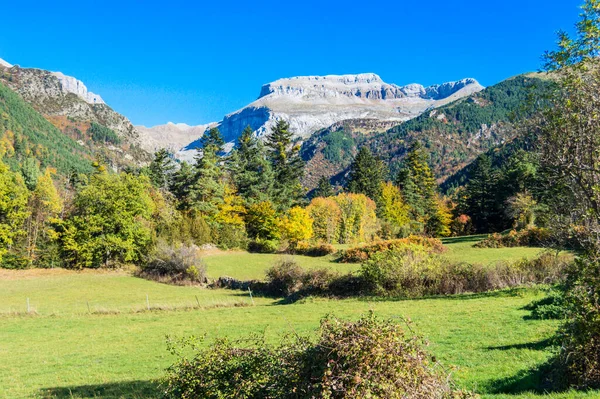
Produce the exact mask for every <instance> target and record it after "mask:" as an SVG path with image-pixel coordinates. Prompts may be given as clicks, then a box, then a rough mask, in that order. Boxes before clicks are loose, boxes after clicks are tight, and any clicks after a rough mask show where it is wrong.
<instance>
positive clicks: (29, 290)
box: [0, 242, 600, 399]
mask: <svg viewBox="0 0 600 399" xmlns="http://www.w3.org/2000/svg"><path fill="white" fill-rule="evenodd" d="M448 244H450V247H451V249H450V251H449V253H448V255H447V256H455V257H460V256H463V257H465V256H467V257H468V256H473V257H482V259H488V260H490V261H493V260H494V259H491V257H492V258H493V256H492V254H495V253H496V252H489V250H477V251H475V250H473V249H469V248H471V247H470V245H469V244H468V242H458V243H448ZM460 245H463V246H464V247H460ZM519 250H527V251H530V252H531V253H534V251H537V252H539V250H536V249H519ZM478 251H483V252H478ZM537 252H536V253H537ZM469 253H470V254H469ZM527 255H531V254H519V255H518V256H519V257H521V256H527ZM275 258H276V256H275V255H251V254H246V253H238V252H236V253H216V254H212V255H210V256H207V257H206V258H205V261H206V263H207V266H208V273H209V275H211V276H215V275H224V274H229V275H232V276H233V277H237V278H260V277H262V273H264V270H265V269H266V268H267V267H269V266H270V264H271V262H272V261H273V260H274V259H275ZM298 258H299V262H300V263H301V264H303V266H305V267H311V266H318V265H329V266H331V267H335V268H341V269H340V271H346V270H347V271H351V270H353V269H356V267H357V266H356V265H340V264H334V263H331V262H329V259H319V258H304V257H298ZM541 296H543V291H542V290H540V289H536V288H529V289H516V290H510V291H501V292H493V293H488V294H484V295H481V294H480V295H460V296H453V297H441V298H439V297H438V298H428V299H419V300H378V299H370V300H363V299H346V300H328V299H315V298H308V299H305V300H302V301H300V302H297V303H294V304H281V303H280V302H279V301H277V300H273V299H268V298H256V297H255V298H253V302H252V300H251V299H250V297H249V295H248V293H245V292H241V291H229V290H209V289H200V288H196V287H175V286H169V285H164V284H158V283H154V282H150V281H146V280H142V279H138V278H135V277H132V276H130V275H129V274H127V273H125V272H92V271H85V272H71V271H65V270H29V271H0V359H2V360H1V361H0V397H2V398H4V397H6V398H29V397H48V398H83V397H86V398H87V397H95V398H120V397H124V398H146V397H159V396H160V387H159V386H158V384H157V382H156V380H157V379H158V378H160V377H161V376H162V375H163V374H164V369H165V368H166V367H168V366H169V365H170V364H171V363H172V362H173V360H174V358H173V357H172V356H171V355H170V354H169V353H168V352H167V348H166V336H167V335H169V336H172V337H175V338H178V337H185V336H189V335H203V334H206V336H207V341H208V342H210V340H211V339H213V338H216V337H219V336H223V335H227V336H231V337H244V336H247V335H248V334H251V333H259V332H262V331H264V332H265V334H266V336H267V338H268V339H269V340H273V341H275V340H277V339H278V337H279V336H281V334H283V333H286V332H293V331H294V332H298V333H309V332H311V331H312V330H314V329H315V328H316V327H317V326H318V323H319V320H320V319H321V318H322V317H323V316H325V315H326V314H334V315H336V316H339V317H345V318H357V317H359V316H360V315H361V314H364V313H366V312H368V311H369V310H374V311H375V313H376V314H377V315H379V316H381V317H392V318H398V320H399V322H400V318H403V317H407V318H410V319H411V320H412V322H413V327H412V328H413V329H415V330H416V331H417V332H418V333H420V334H422V335H423V336H425V338H426V339H427V340H428V341H429V342H430V347H429V350H430V351H431V352H432V353H434V354H435V355H436V357H437V358H438V359H439V360H440V362H441V363H442V364H443V365H444V366H446V367H449V368H450V367H454V369H453V370H454V371H453V374H454V377H455V379H456V380H457V382H458V384H459V385H460V386H461V387H464V388H467V389H471V390H474V391H476V392H479V393H481V394H482V396H483V397H484V398H495V399H499V398H515V399H516V398H597V397H600V392H589V393H581V392H562V393H553V394H544V392H543V389H542V388H541V387H542V384H541V380H540V375H539V373H538V372H537V371H536V369H537V367H538V366H540V365H541V364H543V363H544V362H545V361H546V360H547V359H548V358H549V357H550V356H552V353H553V350H554V349H553V347H552V346H551V344H550V341H549V338H550V337H552V335H553V333H554V332H555V330H556V328H557V326H558V323H557V322H556V321H540V320H529V319H528V318H527V315H528V312H527V311H525V310H523V306H524V305H526V304H528V303H529V302H531V301H532V300H534V299H536V298H540V297H541ZM28 300H29V307H30V313H27V312H26V310H27V301H28ZM148 306H149V307H150V310H147V308H148Z"/></svg>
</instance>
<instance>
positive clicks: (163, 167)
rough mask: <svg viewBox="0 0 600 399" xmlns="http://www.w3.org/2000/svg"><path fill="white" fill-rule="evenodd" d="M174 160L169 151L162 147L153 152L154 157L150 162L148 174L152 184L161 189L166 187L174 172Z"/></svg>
mask: <svg viewBox="0 0 600 399" xmlns="http://www.w3.org/2000/svg"><path fill="white" fill-rule="evenodd" d="M175 168H176V166H175V162H174V161H173V159H172V156H171V153H169V151H167V150H166V149H164V148H162V149H160V150H158V151H157V152H155V153H154V159H153V160H152V162H151V163H150V166H149V167H148V169H149V175H150V181H151V182H152V185H154V187H156V188H160V189H162V190H166V189H168V187H169V185H170V182H171V178H172V177H173V173H174V172H175Z"/></svg>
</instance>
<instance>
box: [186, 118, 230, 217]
mask: <svg viewBox="0 0 600 399" xmlns="http://www.w3.org/2000/svg"><path fill="white" fill-rule="evenodd" d="M201 144H202V146H203V147H202V149H201V150H200V149H199V150H198V154H197V155H196V158H195V160H196V164H195V166H194V172H195V175H194V183H193V185H192V186H191V199H192V207H193V208H194V209H195V210H197V211H199V212H201V213H202V214H203V215H205V216H208V217H214V216H215V215H216V214H217V212H218V210H219V205H220V204H222V203H223V198H224V197H225V184H224V173H223V168H222V165H221V158H220V157H219V152H220V151H222V149H223V144H224V142H223V139H222V138H221V133H219V130H218V129H216V128H213V129H211V130H210V132H208V133H207V134H206V135H205V136H203V137H202V140H201Z"/></svg>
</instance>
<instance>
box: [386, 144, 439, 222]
mask: <svg viewBox="0 0 600 399" xmlns="http://www.w3.org/2000/svg"><path fill="white" fill-rule="evenodd" d="M427 158H428V156H427V153H426V152H425V150H424V149H423V147H422V146H421V144H420V143H419V142H418V141H417V142H415V143H414V144H413V145H412V146H411V148H410V150H409V152H408V154H407V155H406V158H405V160H404V167H403V168H402V169H401V170H400V172H399V173H398V176H397V178H396V185H397V186H398V187H400V190H401V191H402V196H403V197H404V200H405V201H406V203H407V204H408V205H409V206H410V209H411V219H412V220H414V221H417V222H419V223H420V224H421V225H422V226H425V225H426V224H427V221H428V219H429V218H430V217H432V216H434V215H435V214H436V212H437V203H436V199H437V183H436V181H435V178H434V176H433V172H432V171H431V168H430V167H429V163H428V160H427Z"/></svg>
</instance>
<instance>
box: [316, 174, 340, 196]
mask: <svg viewBox="0 0 600 399" xmlns="http://www.w3.org/2000/svg"><path fill="white" fill-rule="evenodd" d="M334 195H335V193H334V191H333V186H332V185H331V183H330V181H329V179H328V178H327V176H321V177H320V178H319V183H318V184H317V188H315V191H314V193H313V197H314V198H318V197H322V198H328V197H333V196H334Z"/></svg>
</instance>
